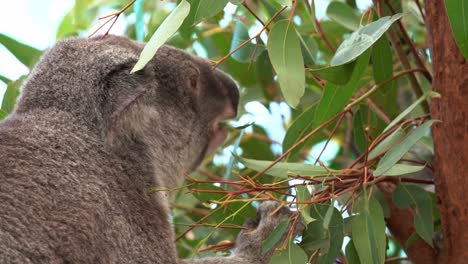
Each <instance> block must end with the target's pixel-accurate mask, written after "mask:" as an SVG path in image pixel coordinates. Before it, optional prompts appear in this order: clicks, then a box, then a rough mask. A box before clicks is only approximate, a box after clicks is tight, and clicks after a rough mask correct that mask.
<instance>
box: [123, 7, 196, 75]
mask: <svg viewBox="0 0 468 264" xmlns="http://www.w3.org/2000/svg"><path fill="white" fill-rule="evenodd" d="M189 11H190V4H189V3H188V2H187V1H186V0H182V2H180V4H179V5H178V6H177V7H176V8H175V9H174V11H172V13H171V14H170V15H169V16H168V17H167V18H166V19H165V20H164V22H163V23H162V24H161V25H160V26H159V28H158V29H157V30H156V32H154V34H153V36H152V37H151V39H150V41H148V43H147V44H146V46H145V48H144V49H143V51H142V52H141V54H140V58H139V59H138V61H137V63H136V64H135V66H134V67H133V69H132V72H136V71H139V70H141V69H143V68H144V67H145V65H146V64H147V63H148V62H149V61H150V60H151V59H152V58H153V56H154V55H155V54H156V52H157V51H158V49H159V48H160V47H161V46H162V45H163V44H164V43H165V42H166V41H167V40H168V39H169V38H170V37H171V36H172V35H174V33H175V32H176V31H177V29H179V27H180V26H181V25H182V22H184V19H185V18H186V17H187V15H188V14H189Z"/></svg>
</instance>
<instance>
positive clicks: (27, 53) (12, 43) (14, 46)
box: [0, 33, 42, 69]
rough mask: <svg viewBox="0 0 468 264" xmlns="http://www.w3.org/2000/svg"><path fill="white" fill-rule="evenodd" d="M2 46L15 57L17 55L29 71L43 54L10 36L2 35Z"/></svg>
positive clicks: (0, 41) (0, 37) (0, 35)
mask: <svg viewBox="0 0 468 264" xmlns="http://www.w3.org/2000/svg"><path fill="white" fill-rule="evenodd" d="M0 44H1V45H3V46H4V47H5V48H6V49H8V50H9V51H10V52H11V53H12V54H13V55H15V57H16V58H17V59H18V60H19V61H20V62H21V63H23V64H24V65H25V66H27V67H28V68H29V69H32V67H33V66H34V64H35V63H36V61H37V60H38V59H39V57H40V56H41V54H42V51H40V50H38V49H36V48H33V47H31V46H29V45H26V44H23V43H21V42H19V41H17V40H16V39H13V38H10V37H9V36H7V35H4V34H2V33H0Z"/></svg>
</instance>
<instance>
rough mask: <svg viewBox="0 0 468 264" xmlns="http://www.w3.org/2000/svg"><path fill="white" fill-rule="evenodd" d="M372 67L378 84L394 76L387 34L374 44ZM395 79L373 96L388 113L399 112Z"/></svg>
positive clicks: (381, 87)
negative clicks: (395, 100) (394, 99)
mask: <svg viewBox="0 0 468 264" xmlns="http://www.w3.org/2000/svg"><path fill="white" fill-rule="evenodd" d="M372 69H373V71H372V72H373V74H374V80H375V83H376V84H381V83H382V82H384V81H386V80H388V79H390V78H392V76H393V59H392V50H391V48H390V43H389V41H388V39H387V37H386V36H382V37H381V38H380V39H379V40H377V41H376V42H375V43H374V45H373V46H372ZM394 86H395V81H392V82H389V83H386V84H384V85H382V86H380V88H379V89H378V90H377V92H376V93H375V94H374V95H373V96H372V100H373V101H374V102H375V103H376V104H377V105H380V106H381V107H382V108H383V109H386V110H387V113H388V112H390V113H392V114H393V113H394V112H397V111H398V109H397V106H396V104H395V102H394V101H393V98H395V97H396V95H397V89H394Z"/></svg>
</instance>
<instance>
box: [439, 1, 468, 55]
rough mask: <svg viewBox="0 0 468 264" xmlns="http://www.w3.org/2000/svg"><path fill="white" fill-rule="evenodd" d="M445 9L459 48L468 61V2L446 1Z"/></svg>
mask: <svg viewBox="0 0 468 264" xmlns="http://www.w3.org/2000/svg"><path fill="white" fill-rule="evenodd" d="M445 7H446V9H447V15H448V17H449V20H450V26H451V27H452V32H453V35H454V36H455V40H456V41H457V44H458V47H459V48H460V50H461V52H462V53H463V56H464V57H465V59H466V60H468V1H466V0H445Z"/></svg>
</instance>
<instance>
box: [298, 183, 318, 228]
mask: <svg viewBox="0 0 468 264" xmlns="http://www.w3.org/2000/svg"><path fill="white" fill-rule="evenodd" d="M296 197H297V201H298V202H301V201H310V199H311V198H310V193H309V190H308V189H307V186H296ZM302 206H304V205H302ZM302 206H301V208H302ZM300 212H301V216H302V220H303V222H304V224H305V225H306V226H307V225H308V224H310V223H312V222H313V221H315V219H314V218H312V217H311V216H310V206H308V205H307V206H304V208H303V209H302V210H301V211H300Z"/></svg>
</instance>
